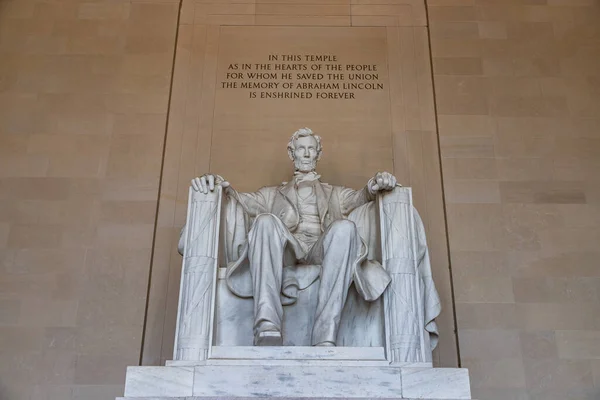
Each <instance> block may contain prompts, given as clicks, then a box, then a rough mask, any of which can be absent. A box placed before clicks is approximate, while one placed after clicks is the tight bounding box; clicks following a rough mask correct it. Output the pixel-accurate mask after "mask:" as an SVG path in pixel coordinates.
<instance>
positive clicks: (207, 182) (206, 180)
mask: <svg viewBox="0 0 600 400" xmlns="http://www.w3.org/2000/svg"><path fill="white" fill-rule="evenodd" d="M219 185H220V186H221V187H222V188H227V187H229V182H227V181H226V180H225V179H223V177H221V176H219V175H213V174H204V175H202V176H201V177H199V178H194V179H192V187H193V188H194V190H195V191H196V192H202V193H204V194H206V193H208V192H209V191H210V192H212V191H213V190H215V187H216V186H219Z"/></svg>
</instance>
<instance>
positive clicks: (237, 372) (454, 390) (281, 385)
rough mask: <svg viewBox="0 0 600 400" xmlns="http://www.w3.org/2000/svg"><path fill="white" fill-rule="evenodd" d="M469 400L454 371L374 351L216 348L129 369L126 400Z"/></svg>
mask: <svg viewBox="0 0 600 400" xmlns="http://www.w3.org/2000/svg"><path fill="white" fill-rule="evenodd" d="M267 397H268V398H282V399H283V398H286V399H287V398H290V399H291V398H293V399H300V398H310V399H318V398H327V399H335V398H344V399H349V398H352V399H361V398H369V399H372V398H389V399H432V400H433V399H454V400H458V399H470V398H471V395H470V389H469V375H468V372H467V370H466V369H462V368H432V367H431V364H429V363H398V364H394V365H390V363H389V362H388V361H386V359H385V354H384V351H383V348H381V347H339V348H319V347H317V348H315V347H301V346H297V347H253V346H249V347H243V346H236V347H219V346H214V347H213V348H212V352H211V354H210V358H209V359H208V360H206V361H203V362H191V361H171V362H168V363H167V366H165V367H129V368H128V370H127V380H126V384H125V397H124V398H123V399H128V400H133V399H137V400H167V399H168V400H175V399H177V400H183V399H185V400H192V399H198V400H199V399H207V398H219V399H225V398H238V399H241V398H267Z"/></svg>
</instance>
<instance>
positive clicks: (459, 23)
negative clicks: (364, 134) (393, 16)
mask: <svg viewBox="0 0 600 400" xmlns="http://www.w3.org/2000/svg"><path fill="white" fill-rule="evenodd" d="M428 14H429V23H430V30H431V46H432V58H433V66H434V84H435V89H436V104H437V110H438V120H439V135H440V144H441V156H442V171H443V176H444V187H445V200H446V205H447V211H448V231H449V241H450V255H451V266H452V276H453V283H454V294H455V300H456V314H457V320H458V321H457V323H458V337H459V343H460V346H459V347H460V354H461V365H462V366H463V367H467V368H469V370H470V372H471V384H472V388H473V397H474V398H481V399H490V400H493V399H502V400H504V399H528V400H537V399H545V400H546V399H567V398H568V399H575V398H577V399H594V398H598V396H599V395H600V387H599V386H598V380H597V376H598V375H597V359H598V354H597V353H598V351H597V349H598V348H599V342H598V339H599V338H598V335H599V332H600V331H599V330H598V329H599V328H600V326H599V325H598V324H599V323H600V319H599V315H600V314H599V312H600V310H599V309H598V304H599V298H598V296H599V295H600V285H599V283H598V268H597V266H598V261H597V260H598V257H599V256H600V252H598V246H597V244H598V243H599V242H598V239H599V238H598V226H599V225H598V217H597V214H598V210H599V207H600V203H599V202H598V200H599V199H598V196H597V190H596V189H593V188H595V187H598V186H599V185H600V181H599V180H598V175H597V174H598V159H600V152H599V149H598V145H599V144H600V142H599V140H600V129H599V127H600V125H599V121H600V120H599V119H598V116H599V115H600V114H599V113H598V111H599V109H598V106H599V104H600V103H599V102H598V96H597V93H596V94H593V93H594V90H595V89H594V88H596V87H597V86H596V85H597V76H598V71H600V69H599V68H598V66H599V63H600V57H599V56H598V52H597V49H598V46H597V43H598V39H599V38H600V30H599V29H598V23H597V22H598V18H599V17H600V7H599V4H598V3H597V2H594V1H552V0H534V1H495V0H453V1H447V0H446V1H444V0H430V1H428ZM584 138H585V139H584ZM594 243H595V244H594ZM594 368H595V369H594ZM594 374H595V375H594ZM594 377H595V378H596V380H594Z"/></svg>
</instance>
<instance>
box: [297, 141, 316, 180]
mask: <svg viewBox="0 0 600 400" xmlns="http://www.w3.org/2000/svg"><path fill="white" fill-rule="evenodd" d="M294 144H295V149H294V167H295V168H296V170H297V171H300V172H311V171H314V170H315V168H316V167H317V157H318V153H317V139H315V138H314V137H312V136H301V137H299V138H298V139H296V142H295V143H294Z"/></svg>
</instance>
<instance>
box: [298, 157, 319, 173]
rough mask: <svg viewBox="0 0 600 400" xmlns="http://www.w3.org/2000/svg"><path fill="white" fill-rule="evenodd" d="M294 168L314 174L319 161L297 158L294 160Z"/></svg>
mask: <svg viewBox="0 0 600 400" xmlns="http://www.w3.org/2000/svg"><path fill="white" fill-rule="evenodd" d="M294 168H295V169H296V171H300V172H312V171H314V170H315V168H317V160H306V159H302V158H296V159H295V160H294Z"/></svg>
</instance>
